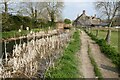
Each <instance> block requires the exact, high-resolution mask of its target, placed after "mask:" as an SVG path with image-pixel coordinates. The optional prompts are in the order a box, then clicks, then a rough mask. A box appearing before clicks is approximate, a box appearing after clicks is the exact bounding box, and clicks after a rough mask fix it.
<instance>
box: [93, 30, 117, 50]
mask: <svg viewBox="0 0 120 80" xmlns="http://www.w3.org/2000/svg"><path fill="white" fill-rule="evenodd" d="M92 33H93V35H95V34H96V30H92ZM106 34H107V31H106V30H99V33H98V37H97V38H99V39H105V37H106ZM110 45H111V46H112V47H114V48H115V49H116V50H117V51H118V31H111V43H110Z"/></svg>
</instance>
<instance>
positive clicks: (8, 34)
mask: <svg viewBox="0 0 120 80" xmlns="http://www.w3.org/2000/svg"><path fill="white" fill-rule="evenodd" d="M40 30H41V29H38V28H35V29H31V31H33V32H39V31H40ZM28 33H29V31H27V30H22V31H21V32H19V31H15V30H14V31H8V32H0V37H1V38H3V39H7V38H14V37H19V36H25V35H27V34H28Z"/></svg>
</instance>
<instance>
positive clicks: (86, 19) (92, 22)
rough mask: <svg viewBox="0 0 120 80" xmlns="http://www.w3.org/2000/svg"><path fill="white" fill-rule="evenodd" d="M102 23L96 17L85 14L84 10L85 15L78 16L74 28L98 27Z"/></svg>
mask: <svg viewBox="0 0 120 80" xmlns="http://www.w3.org/2000/svg"><path fill="white" fill-rule="evenodd" d="M100 23H101V19H99V18H96V15H94V16H88V15H86V13H85V10H83V13H82V14H81V15H80V16H78V17H77V18H76V19H75V21H74V22H73V25H74V26H97V25H99V24H100Z"/></svg>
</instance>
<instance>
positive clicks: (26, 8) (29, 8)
mask: <svg viewBox="0 0 120 80" xmlns="http://www.w3.org/2000/svg"><path fill="white" fill-rule="evenodd" d="M43 10H44V6H43V3H42V2H21V4H20V10H19V11H18V13H21V14H22V15H28V16H30V17H31V18H33V19H37V18H38V17H39V16H40V15H41V13H42V11H43Z"/></svg>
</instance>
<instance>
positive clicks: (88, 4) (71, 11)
mask: <svg viewBox="0 0 120 80" xmlns="http://www.w3.org/2000/svg"><path fill="white" fill-rule="evenodd" d="M83 10H85V11H86V14H87V15H88V16H94V14H96V10H95V8H94V2H93V1H88V0H85V1H83V2H82V1H79V2H77V1H75V2H72V1H71V2H67V1H66V2H65V3H64V9H63V13H62V14H63V18H64V19H65V18H68V19H71V20H75V19H76V17H77V16H78V15H80V14H82V12H83Z"/></svg>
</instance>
